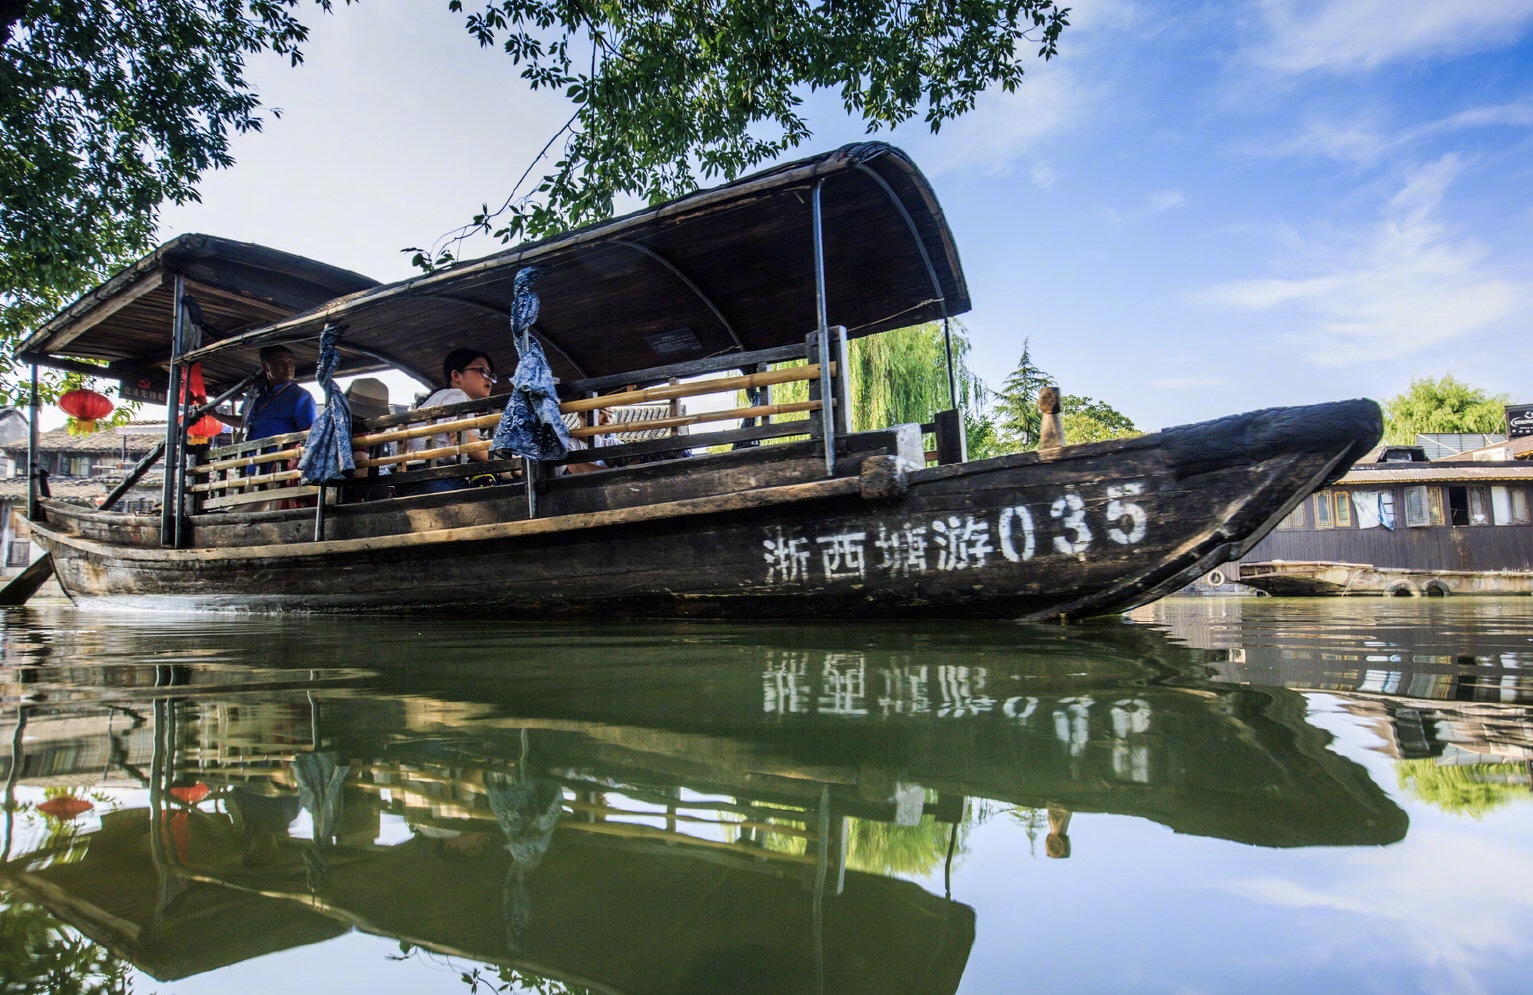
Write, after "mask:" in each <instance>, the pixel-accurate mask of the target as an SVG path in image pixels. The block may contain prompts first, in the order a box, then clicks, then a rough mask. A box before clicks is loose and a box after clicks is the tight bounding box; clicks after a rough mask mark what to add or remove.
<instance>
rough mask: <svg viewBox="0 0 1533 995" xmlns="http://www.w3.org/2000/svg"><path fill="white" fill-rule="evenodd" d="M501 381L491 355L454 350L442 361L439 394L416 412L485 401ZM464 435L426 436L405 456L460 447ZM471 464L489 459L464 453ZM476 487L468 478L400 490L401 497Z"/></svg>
mask: <svg viewBox="0 0 1533 995" xmlns="http://www.w3.org/2000/svg"><path fill="white" fill-rule="evenodd" d="M497 379H498V378H497V377H496V376H495V363H494V361H493V360H491V359H490V357H489V356H488V355H486V354H485V353H482V352H476V351H474V350H473V349H454V350H453V351H452V352H449V353H448V354H447V357H446V358H445V359H443V360H442V384H443V386H442V387H441V388H439V389H438V390H437V391H436V392H435V393H433V394H431V395H430V396H429V397H427V398H426V399H425V400H424V401H421V402H420V403H419V404H417V405H416V406H415V407H416V408H434V407H437V406H438V405H442V404H460V403H462V402H463V401H472V400H482V399H484V398H486V397H489V396H490V391H491V390H492V389H493V388H494V386H495V384H496V381H497ZM452 420H454V419H452V418H443V419H438V421H439V422H440V421H452ZM461 434H462V433H456V432H454V433H447V432H443V433H441V434H439V435H431V436H422V437H419V438H414V439H410V440H409V441H408V442H406V444H405V452H421V451H424V450H427V449H442V448H446V447H448V446H455V445H460V444H461V443H460V442H459V441H458V440H459V438H460V436H461ZM463 455H465V456H467V457H468V458H469V459H470V460H474V461H478V462H483V461H485V460H487V459H488V458H489V457H488V456H487V455H486V454H485V453H483V452H470V453H464V454H463ZM457 464H458V459H457V457H454V456H439V457H437V458H436V460H435V463H434V465H436V466H455V465H457ZM471 486H473V484H472V483H471V482H470V479H469V478H468V477H449V478H445V479H442V480H428V481H425V482H423V483H418V484H406V485H404V486H402V487H401V488H400V490H399V493H400V494H434V493H439V492H441V491H453V490H457V489H459V488H461V487H471Z"/></svg>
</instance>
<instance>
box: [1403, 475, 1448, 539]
mask: <svg viewBox="0 0 1533 995" xmlns="http://www.w3.org/2000/svg"><path fill="white" fill-rule="evenodd" d="M1436 490H1437V488H1435V487H1427V486H1426V485H1424V484H1416V485H1414V486H1412V487H1407V488H1406V489H1405V524H1406V525H1407V526H1409V527H1411V528H1416V527H1418V526H1422V525H1431V524H1432V507H1431V506H1432V502H1431V500H1430V497H1429V494H1428V492H1429V491H1430V492H1435V491H1436ZM1437 503H1438V506H1439V507H1441V506H1442V499H1441V498H1439V499H1438V502H1437Z"/></svg>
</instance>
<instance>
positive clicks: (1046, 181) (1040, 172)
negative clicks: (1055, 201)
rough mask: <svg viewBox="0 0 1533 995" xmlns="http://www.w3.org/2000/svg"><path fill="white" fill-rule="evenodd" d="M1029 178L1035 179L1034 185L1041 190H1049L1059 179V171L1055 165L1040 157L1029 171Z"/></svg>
mask: <svg viewBox="0 0 1533 995" xmlns="http://www.w3.org/2000/svg"><path fill="white" fill-rule="evenodd" d="M1027 175H1028V178H1029V179H1031V180H1032V181H1033V186H1035V187H1037V188H1038V189H1040V190H1047V189H1048V188H1049V187H1051V186H1053V185H1054V181H1055V180H1057V179H1059V173H1058V172H1057V171H1056V170H1055V169H1054V167H1053V166H1051V165H1049V164H1048V163H1046V162H1044V161H1043V160H1042V159H1038V160H1036V161H1035V162H1034V163H1033V168H1032V169H1030V170H1029V171H1028V174H1027Z"/></svg>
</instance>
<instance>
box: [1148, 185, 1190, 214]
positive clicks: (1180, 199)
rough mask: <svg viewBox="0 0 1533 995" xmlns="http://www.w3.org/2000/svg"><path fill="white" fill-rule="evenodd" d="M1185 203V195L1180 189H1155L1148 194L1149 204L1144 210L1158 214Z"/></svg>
mask: <svg viewBox="0 0 1533 995" xmlns="http://www.w3.org/2000/svg"><path fill="white" fill-rule="evenodd" d="M1185 203H1187V197H1186V196H1185V195H1184V194H1183V193H1182V192H1181V191H1180V190H1156V191H1155V192H1154V193H1151V194H1150V204H1149V206H1148V207H1147V208H1146V209H1145V211H1146V213H1148V214H1160V213H1161V212H1162V211H1169V210H1171V209H1172V208H1174V207H1181V206H1182V205H1183V204H1185Z"/></svg>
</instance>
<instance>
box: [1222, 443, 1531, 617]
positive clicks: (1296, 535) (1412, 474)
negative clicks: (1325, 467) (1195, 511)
mask: <svg viewBox="0 0 1533 995" xmlns="http://www.w3.org/2000/svg"><path fill="white" fill-rule="evenodd" d="M1528 449H1529V447H1526V446H1520V447H1518V448H1517V449H1512V448H1509V447H1508V446H1506V445H1501V446H1496V447H1492V448H1490V449H1488V450H1482V451H1479V452H1475V453H1466V454H1462V455H1458V456H1454V457H1451V458H1446V459H1438V460H1428V459H1427V458H1426V455H1425V451H1424V450H1423V448H1422V447H1420V446H1383V447H1380V448H1379V449H1378V450H1376V451H1375V452H1373V453H1371V454H1370V455H1369V456H1368V457H1367V458H1365V459H1363V460H1360V461H1359V462H1358V463H1357V464H1356V465H1355V466H1353V468H1352V469H1351V470H1350V471H1348V472H1347V474H1346V475H1345V476H1343V477H1341V478H1340V479H1338V480H1337V481H1335V482H1334V483H1333V484H1331V485H1330V486H1329V487H1327V488H1326V489H1323V490H1321V491H1319V492H1317V493H1316V494H1314V495H1313V496H1312V497H1310V498H1309V499H1307V500H1306V501H1304V502H1303V503H1301V504H1299V505H1297V506H1295V508H1294V509H1293V510H1292V511H1291V512H1290V513H1289V514H1288V516H1287V517H1286V518H1285V519H1284V520H1283V521H1282V522H1280V523H1279V524H1278V526H1277V528H1276V529H1275V530H1273V532H1272V533H1271V534H1270V535H1269V536H1268V537H1267V538H1266V539H1264V540H1262V541H1261V542H1260V543H1258V544H1257V545H1256V546H1255V547H1254V548H1253V549H1251V550H1250V551H1249V552H1248V553H1247V554H1246V556H1245V557H1244V558H1242V559H1241V560H1240V562H1238V563H1234V564H1231V565H1230V566H1228V567H1225V568H1222V569H1221V570H1220V571H1217V573H1218V574H1219V578H1220V581H1221V582H1223V581H1226V580H1227V581H1236V582H1238V583H1240V584H1244V585H1246V586H1247V587H1250V588H1254V589H1256V590H1258V591H1262V592H1265V593H1267V594H1275V595H1287V596H1312V595H1337V596H1341V595H1390V596H1411V595H1426V596H1430V597H1444V596H1447V595H1474V594H1498V595H1504V594H1529V593H1533V514H1530V505H1533V462H1530V461H1529V460H1528V459H1526V458H1513V457H1514V456H1515V454H1516V453H1517V452H1527V451H1528ZM1208 580H1210V581H1211V580H1213V578H1212V577H1210V578H1208Z"/></svg>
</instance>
